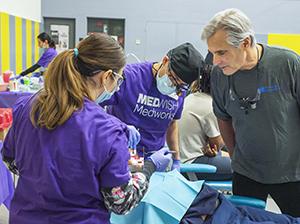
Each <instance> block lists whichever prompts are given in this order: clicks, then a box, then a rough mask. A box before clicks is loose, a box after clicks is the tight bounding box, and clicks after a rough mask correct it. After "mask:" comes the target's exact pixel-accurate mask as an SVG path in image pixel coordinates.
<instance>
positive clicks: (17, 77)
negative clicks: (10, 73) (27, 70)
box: [9, 75, 22, 80]
mask: <svg viewBox="0 0 300 224" xmlns="http://www.w3.org/2000/svg"><path fill="white" fill-rule="evenodd" d="M21 77H22V76H21V75H17V76H14V77H11V78H10V79H9V80H14V79H19V78H21Z"/></svg>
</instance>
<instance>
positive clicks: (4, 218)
mask: <svg viewBox="0 0 300 224" xmlns="http://www.w3.org/2000/svg"><path fill="white" fill-rule="evenodd" d="M266 210H267V211H271V212H275V213H281V212H280V210H279V208H278V206H277V205H276V203H275V202H274V201H273V199H272V198H271V197H269V198H268V200H267V206H266ZM0 224H8V210H7V209H6V207H5V206H4V205H3V204H2V205H1V206H0Z"/></svg>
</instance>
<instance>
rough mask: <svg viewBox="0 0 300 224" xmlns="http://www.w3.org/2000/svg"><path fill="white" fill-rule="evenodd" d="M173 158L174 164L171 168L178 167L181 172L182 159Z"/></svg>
mask: <svg viewBox="0 0 300 224" xmlns="http://www.w3.org/2000/svg"><path fill="white" fill-rule="evenodd" d="M172 160H173V164H172V168H171V170H174V169H176V170H177V171H178V172H179V173H180V159H174V158H172Z"/></svg>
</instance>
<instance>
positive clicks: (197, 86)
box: [191, 64, 213, 94]
mask: <svg viewBox="0 0 300 224" xmlns="http://www.w3.org/2000/svg"><path fill="white" fill-rule="evenodd" d="M212 68H213V65H209V64H206V65H205V66H203V68H202V69H201V72H200V76H199V78H198V79H197V80H195V82H194V83H193V85H192V87H191V93H194V92H197V91H201V92H203V93H207V94H211V93H210V75H211V71H212Z"/></svg>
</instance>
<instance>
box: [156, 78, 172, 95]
mask: <svg viewBox="0 0 300 224" xmlns="http://www.w3.org/2000/svg"><path fill="white" fill-rule="evenodd" d="M156 82H157V88H158V90H159V92H160V93H161V94H164V95H170V94H172V93H174V92H175V91H176V86H175V85H174V84H173V82H172V81H171V80H170V79H169V76H168V75H167V74H164V75H163V76H162V77H161V78H160V77H159V75H158V74H157V81H156Z"/></svg>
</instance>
